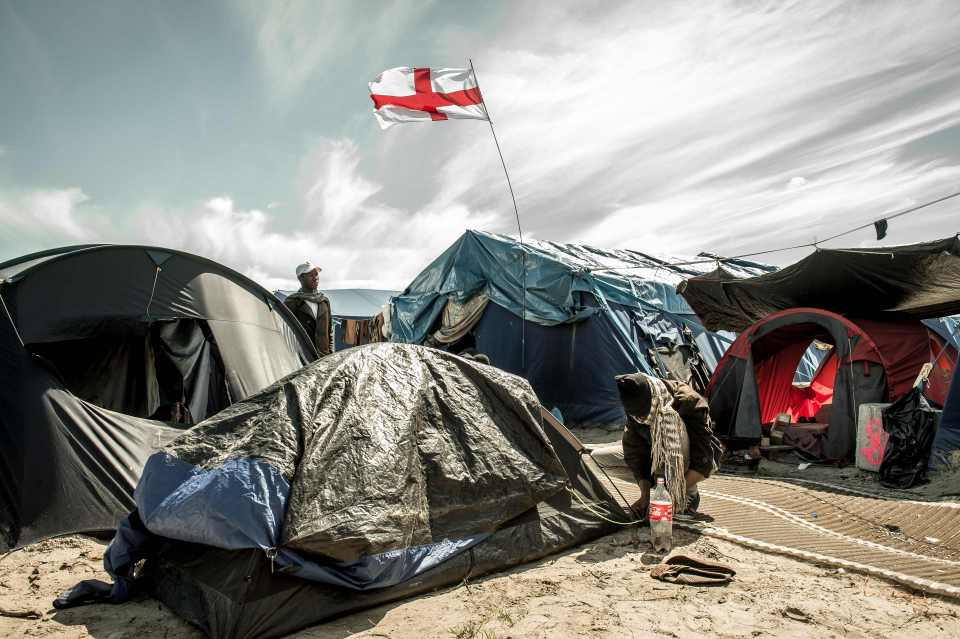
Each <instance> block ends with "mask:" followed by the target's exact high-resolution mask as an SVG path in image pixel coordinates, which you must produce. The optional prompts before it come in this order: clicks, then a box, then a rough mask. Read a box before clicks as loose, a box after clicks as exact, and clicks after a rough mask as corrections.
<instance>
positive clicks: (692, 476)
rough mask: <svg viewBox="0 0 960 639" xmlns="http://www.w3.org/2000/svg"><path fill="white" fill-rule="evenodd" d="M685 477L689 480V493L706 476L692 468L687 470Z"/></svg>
mask: <svg viewBox="0 0 960 639" xmlns="http://www.w3.org/2000/svg"><path fill="white" fill-rule="evenodd" d="M685 479H686V481H687V492H688V493H689V492H692V491H693V488H694V487H696V485H697V484H699V483H700V482H702V481H703V480H704V479H706V477H704V476H703V475H702V474H700V472H699V471H696V470H694V469H692V468H691V469H690V470H688V471H687V474H686V477H685Z"/></svg>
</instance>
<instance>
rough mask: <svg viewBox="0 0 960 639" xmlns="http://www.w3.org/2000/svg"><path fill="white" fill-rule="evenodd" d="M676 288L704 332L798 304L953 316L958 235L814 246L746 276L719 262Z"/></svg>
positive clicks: (741, 326)
mask: <svg viewBox="0 0 960 639" xmlns="http://www.w3.org/2000/svg"><path fill="white" fill-rule="evenodd" d="M680 291H681V293H682V295H683V297H684V299H686V301H687V302H688V303H689V304H690V306H691V307H692V308H693V310H694V311H696V313H697V316H698V317H699V318H700V319H701V320H702V322H703V325H704V326H705V327H706V328H707V329H708V330H711V331H718V330H727V331H736V332H740V331H743V330H745V329H746V328H747V327H748V326H750V325H751V324H753V323H755V322H759V321H761V320H763V319H765V318H767V317H769V316H770V315H772V314H773V313H776V312H778V311H783V310H786V309H788V308H798V307H806V308H820V309H824V310H828V311H831V312H833V313H837V314H838V315H843V316H845V317H869V318H871V319H874V320H886V319H926V318H935V317H944V316H946V315H955V314H957V313H960V237H958V236H954V237H948V238H946V239H942V240H936V241H933V242H924V243H920V244H908V245H904V246H881V247H876V248H851V249H817V250H816V251H814V252H813V253H811V254H810V255H808V256H807V257H805V258H803V259H802V260H800V261H798V262H796V263H794V264H791V265H790V266H787V267H784V268H782V269H780V270H778V271H775V272H772V273H767V274H764V275H758V276H756V277H748V278H744V277H743V275H742V274H741V273H738V272H736V271H735V270H734V269H728V268H726V267H725V266H723V267H720V268H718V269H716V270H714V271H713V272H711V273H708V274H704V275H701V276H697V277H693V278H690V279H688V280H687V281H685V282H684V283H683V284H682V285H681V286H680Z"/></svg>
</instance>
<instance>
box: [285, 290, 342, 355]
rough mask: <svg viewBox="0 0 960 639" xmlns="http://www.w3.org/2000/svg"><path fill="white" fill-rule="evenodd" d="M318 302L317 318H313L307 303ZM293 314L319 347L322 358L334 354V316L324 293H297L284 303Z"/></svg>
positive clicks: (318, 350)
mask: <svg viewBox="0 0 960 639" xmlns="http://www.w3.org/2000/svg"><path fill="white" fill-rule="evenodd" d="M308 301H310V302H316V304H317V316H316V317H314V316H313V311H311V309H310V305H309V304H308V303H307V302H308ZM283 303H284V304H286V305H287V308H289V309H290V310H291V311H292V312H293V314H294V315H295V316H296V318H297V321H299V322H300V325H301V326H303V328H304V329H305V330H306V331H307V335H309V336H310V339H311V340H313V345H314V346H316V347H317V352H318V353H319V354H320V357H323V356H324V355H329V354H330V353H332V352H333V316H332V315H331V314H330V300H328V299H327V296H326V295H324V294H323V293H320V292H316V293H305V292H304V291H297V292H296V293H293V294H292V295H290V296H288V297H287V299H285V300H284V301H283Z"/></svg>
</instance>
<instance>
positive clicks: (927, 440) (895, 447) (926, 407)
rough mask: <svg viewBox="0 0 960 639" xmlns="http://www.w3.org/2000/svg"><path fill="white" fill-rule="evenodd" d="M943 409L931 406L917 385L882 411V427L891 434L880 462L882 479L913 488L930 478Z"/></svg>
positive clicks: (892, 486) (888, 486) (896, 485)
mask: <svg viewBox="0 0 960 639" xmlns="http://www.w3.org/2000/svg"><path fill="white" fill-rule="evenodd" d="M939 421H940V411H938V410H934V409H933V408H931V407H930V404H929V403H928V402H927V400H926V398H925V397H924V396H923V391H922V390H921V389H920V388H914V389H913V390H912V391H910V392H909V393H907V394H906V395H904V396H903V397H901V398H900V399H898V400H897V401H895V402H894V403H893V404H891V405H890V406H888V407H887V408H885V409H884V411H883V430H885V431H886V432H887V434H888V435H890V439H889V440H887V447H886V449H885V450H884V453H883V461H882V462H881V463H880V483H881V484H882V485H884V486H886V487H887V488H911V487H913V486H916V485H917V484H922V483H924V482H926V480H927V464H928V462H929V460H930V451H931V449H932V447H933V440H934V437H936V434H937V424H938V422H939Z"/></svg>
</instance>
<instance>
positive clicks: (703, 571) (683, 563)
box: [650, 555, 737, 586]
mask: <svg viewBox="0 0 960 639" xmlns="http://www.w3.org/2000/svg"><path fill="white" fill-rule="evenodd" d="M736 574H737V571H735V570H734V569H733V568H731V567H730V566H727V565H725V564H721V563H719V562H716V561H711V560H709V559H704V558H703V557H689V556H687V555H673V556H672V557H667V558H666V559H665V560H664V561H663V563H661V564H657V565H656V566H654V567H653V568H652V569H651V570H650V576H651V577H653V578H654V579H659V580H660V581H666V582H669V583H673V584H683V585H685V586H723V585H726V584H728V583H730V581H731V580H732V579H733V577H734V575H736Z"/></svg>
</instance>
